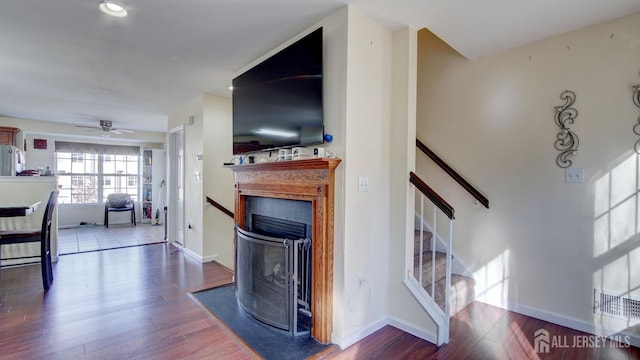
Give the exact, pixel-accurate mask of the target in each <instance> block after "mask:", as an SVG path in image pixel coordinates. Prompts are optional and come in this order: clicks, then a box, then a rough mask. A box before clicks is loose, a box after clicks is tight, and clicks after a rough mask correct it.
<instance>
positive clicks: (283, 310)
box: [236, 228, 312, 336]
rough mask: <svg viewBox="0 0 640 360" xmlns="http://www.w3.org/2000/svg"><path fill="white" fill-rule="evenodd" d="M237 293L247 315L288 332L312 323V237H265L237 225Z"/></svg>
mask: <svg viewBox="0 0 640 360" xmlns="http://www.w3.org/2000/svg"><path fill="white" fill-rule="evenodd" d="M236 231H237V233H236V236H237V239H238V240H237V241H238V260H237V261H238V266H237V270H238V273H237V278H238V281H237V294H238V303H239V304H240V307H241V308H242V309H243V310H244V311H245V312H246V313H248V314H249V315H251V316H253V317H254V318H256V319H258V320H260V321H262V322H263V323H265V324H267V325H270V326H273V327H275V328H277V329H280V330H283V331H286V332H288V333H290V334H291V335H294V336H296V335H303V334H308V333H309V330H310V328H311V324H312V315H311V304H310V302H309V300H310V298H311V287H310V285H311V282H310V280H311V272H310V270H311V269H310V266H311V264H310V261H309V254H310V250H311V240H310V239H308V238H299V239H296V240H292V239H287V238H276V237H271V236H264V235H260V234H256V233H252V232H248V231H244V230H242V229H240V228H236Z"/></svg>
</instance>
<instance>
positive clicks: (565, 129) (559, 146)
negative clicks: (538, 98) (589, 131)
mask: <svg viewBox="0 0 640 360" xmlns="http://www.w3.org/2000/svg"><path fill="white" fill-rule="evenodd" d="M560 99H562V100H564V104H563V105H560V106H556V107H555V109H556V113H555V122H556V125H558V127H560V132H559V133H558V135H557V136H556V142H555V144H554V145H555V148H556V150H558V151H560V154H558V156H557V157H556V164H557V165H558V166H559V167H561V168H568V167H569V166H571V164H572V161H571V160H570V159H569V157H570V156H575V155H577V154H578V144H579V143H580V140H579V139H578V135H576V133H574V132H573V131H571V129H570V128H569V126H568V125H571V124H573V123H574V121H575V119H576V118H577V117H578V110H576V109H574V108H572V107H571V106H572V105H573V103H574V102H575V101H576V94H575V93H574V92H573V91H571V90H565V91H563V92H562V94H560Z"/></svg>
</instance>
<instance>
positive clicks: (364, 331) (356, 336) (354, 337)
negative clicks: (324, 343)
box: [331, 318, 389, 350]
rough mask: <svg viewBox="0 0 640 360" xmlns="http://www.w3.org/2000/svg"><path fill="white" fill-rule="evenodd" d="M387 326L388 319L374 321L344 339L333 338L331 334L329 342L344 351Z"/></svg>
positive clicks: (333, 335)
mask: <svg viewBox="0 0 640 360" xmlns="http://www.w3.org/2000/svg"><path fill="white" fill-rule="evenodd" d="M388 324H389V322H388V319H387V318H384V319H380V320H378V321H376V322H375V323H373V324H372V325H369V326H367V327H365V328H360V329H358V330H357V331H355V332H352V333H351V334H349V335H347V336H346V337H337V336H335V334H332V336H331V342H332V343H334V344H336V345H338V346H340V349H343V350H344V349H346V348H348V347H349V346H351V345H353V344H355V343H357V342H358V341H360V340H362V339H364V338H366V337H367V336H369V335H371V334H373V333H374V332H376V331H378V330H380V329H382V328H383V327H385V326H386V325H388Z"/></svg>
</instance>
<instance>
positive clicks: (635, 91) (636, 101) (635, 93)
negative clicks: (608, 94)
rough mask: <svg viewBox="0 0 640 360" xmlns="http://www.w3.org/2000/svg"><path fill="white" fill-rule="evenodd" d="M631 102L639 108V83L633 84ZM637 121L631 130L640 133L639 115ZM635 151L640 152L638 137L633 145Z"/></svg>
mask: <svg viewBox="0 0 640 360" xmlns="http://www.w3.org/2000/svg"><path fill="white" fill-rule="evenodd" d="M633 103H634V104H636V106H637V107H638V109H640V84H636V85H633ZM637 121H638V123H637V124H635V125H634V126H633V132H634V133H636V135H640V117H638V120H637ZM633 148H634V150H635V151H636V153H638V154H640V139H638V141H636V144H635V146H634V147H633Z"/></svg>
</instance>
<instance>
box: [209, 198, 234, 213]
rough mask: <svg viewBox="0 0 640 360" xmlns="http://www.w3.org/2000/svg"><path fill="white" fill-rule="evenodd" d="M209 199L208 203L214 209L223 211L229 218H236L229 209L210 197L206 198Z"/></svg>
mask: <svg viewBox="0 0 640 360" xmlns="http://www.w3.org/2000/svg"><path fill="white" fill-rule="evenodd" d="M206 198H207V202H208V203H209V204H211V205H213V207H215V208H216V209H218V210H220V211H222V212H223V213H225V214H226V215H227V216H229V217H230V218H232V219H233V218H234V215H233V212H232V211H231V210H229V209H227V208H226V207H224V206H222V205H220V204H219V203H218V202H217V201H215V200H213V199H212V198H210V197H208V196H207V197H206Z"/></svg>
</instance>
